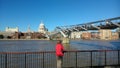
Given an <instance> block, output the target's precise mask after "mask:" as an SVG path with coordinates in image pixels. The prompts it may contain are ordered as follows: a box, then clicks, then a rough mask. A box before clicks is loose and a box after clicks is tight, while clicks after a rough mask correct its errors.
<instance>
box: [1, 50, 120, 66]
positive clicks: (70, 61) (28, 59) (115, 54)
mask: <svg viewBox="0 0 120 68" xmlns="http://www.w3.org/2000/svg"><path fill="white" fill-rule="evenodd" d="M0 68H56V56H55V51H42V52H0ZM63 68H120V50H79V51H66V52H65V53H64V57H63Z"/></svg>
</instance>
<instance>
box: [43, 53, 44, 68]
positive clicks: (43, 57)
mask: <svg viewBox="0 0 120 68" xmlns="http://www.w3.org/2000/svg"><path fill="white" fill-rule="evenodd" d="M43 68H44V52H43Z"/></svg>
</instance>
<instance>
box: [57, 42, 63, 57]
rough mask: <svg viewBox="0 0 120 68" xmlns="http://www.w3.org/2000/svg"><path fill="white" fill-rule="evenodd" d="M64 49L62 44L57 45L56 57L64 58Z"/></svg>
mask: <svg viewBox="0 0 120 68" xmlns="http://www.w3.org/2000/svg"><path fill="white" fill-rule="evenodd" d="M63 50H64V47H63V45H62V44H56V56H63V55H64V54H63Z"/></svg>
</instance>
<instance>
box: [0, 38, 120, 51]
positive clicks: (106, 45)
mask: <svg viewBox="0 0 120 68" xmlns="http://www.w3.org/2000/svg"><path fill="white" fill-rule="evenodd" d="M55 45H56V41H48V40H0V52H38V51H55ZM63 45H64V47H65V49H66V50H120V40H114V41H105V40H71V41H70V44H63Z"/></svg>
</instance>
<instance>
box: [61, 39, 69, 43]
mask: <svg viewBox="0 0 120 68" xmlns="http://www.w3.org/2000/svg"><path fill="white" fill-rule="evenodd" d="M62 43H63V44H68V43H70V39H69V38H62Z"/></svg>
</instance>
